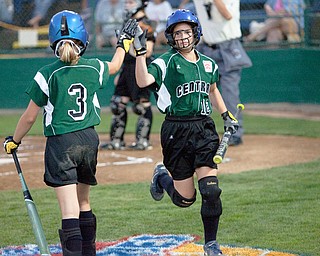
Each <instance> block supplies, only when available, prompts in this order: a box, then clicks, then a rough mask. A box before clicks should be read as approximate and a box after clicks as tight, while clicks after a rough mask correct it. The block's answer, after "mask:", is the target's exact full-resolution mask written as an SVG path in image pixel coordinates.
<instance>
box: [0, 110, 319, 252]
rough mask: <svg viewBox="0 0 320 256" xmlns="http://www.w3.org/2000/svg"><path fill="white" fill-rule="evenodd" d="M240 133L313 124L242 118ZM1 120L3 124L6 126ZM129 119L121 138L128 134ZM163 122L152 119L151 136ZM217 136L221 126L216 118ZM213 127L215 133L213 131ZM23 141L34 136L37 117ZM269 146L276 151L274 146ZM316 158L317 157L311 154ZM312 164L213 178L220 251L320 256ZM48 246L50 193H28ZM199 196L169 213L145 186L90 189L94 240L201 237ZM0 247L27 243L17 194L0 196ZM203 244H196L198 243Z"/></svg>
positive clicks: (294, 131) (53, 217)
mask: <svg viewBox="0 0 320 256" xmlns="http://www.w3.org/2000/svg"><path fill="white" fill-rule="evenodd" d="M244 117H245V128H246V133H247V134H279V135H295V136H306V137H317V138H319V136H320V135H319V132H318V130H319V123H320V122H316V121H305V120H295V119H281V118H269V117H255V116H247V115H245V116H244ZM0 118H1V123H0V135H1V136H6V135H8V134H12V133H13V130H14V127H15V125H16V122H17V120H18V118H19V115H15V116H11V115H10V116H8V115H0ZM7 118H9V119H7ZM109 119H110V114H108V116H107V114H106V113H104V114H103V116H102V123H101V125H100V126H98V127H97V130H98V132H99V133H107V132H108V130H109V128H108V127H109V124H110V120H109ZM135 120H136V119H135V117H134V115H131V116H129V124H128V129H127V132H134V129H135ZM162 120H163V115H160V114H155V116H154V125H153V132H159V129H160V126H161V122H162ZM216 120H217V127H218V130H219V131H220V132H222V129H221V128H222V125H223V123H222V121H221V120H220V118H216ZM219 127H220V128H219ZM31 134H34V135H38V134H42V127H41V118H38V121H37V124H36V125H35V127H34V128H33V130H32V131H31ZM275 146H276V145H275ZM319 157H320V155H319ZM319 170H320V158H319V159H318V160H317V161H314V162H310V163H305V164H296V165H290V166H284V167H277V168H271V169H266V170H259V171H251V172H244V173H239V174H221V175H220V186H221V188H222V189H223V193H222V200H223V209H224V212H223V215H222V217H221V223H220V229H219V233H218V237H219V241H220V242H221V243H222V244H232V245H236V246H241V247H242V246H243V247H244V246H251V247H260V248H270V249H274V250H279V251H289V252H295V253H299V254H303V255H320V253H319V244H320V235H319V234H320V233H319V230H320V220H319V213H320V198H319V195H320V185H319V180H320V172H319ZM31 193H32V196H33V198H34V201H35V203H36V205H37V208H38V211H39V214H40V217H41V220H42V223H43V226H44V229H45V233H46V236H47V239H48V242H49V243H58V242H59V240H58V233H57V230H58V228H60V225H61V224H60V212H59V207H58V204H57V201H56V197H55V195H54V192H53V190H52V189H50V188H46V189H31ZM200 201H201V200H200V196H199V193H198V200H197V201H196V203H195V204H194V205H193V206H191V207H190V208H187V209H181V208H178V207H175V206H173V205H172V203H171V202H170V200H169V198H168V196H165V198H164V199H163V200H162V201H161V202H155V201H153V200H152V199H151V197H150V195H149V184H148V183H135V184H123V185H98V186H96V187H93V188H92V193H91V202H92V208H93V210H94V212H95V214H96V215H97V217H98V233H97V239H98V241H102V240H103V241H106V240H116V239H119V238H123V237H126V236H130V235H136V234H142V233H152V234H163V233H173V234H182V233H183V234H195V235H199V236H201V237H202V234H203V231H202V224H201V220H200V215H199V210H200ZM0 222H1V228H2V232H1V235H0V246H1V247H2V246H7V245H20V244H25V243H35V240H34V236H33V233H32V229H31V226H30V222H29V219H28V215H27V212H26V209H25V206H24V202H23V196H22V194H21V192H20V191H2V192H1V196H0ZM201 242H203V241H201Z"/></svg>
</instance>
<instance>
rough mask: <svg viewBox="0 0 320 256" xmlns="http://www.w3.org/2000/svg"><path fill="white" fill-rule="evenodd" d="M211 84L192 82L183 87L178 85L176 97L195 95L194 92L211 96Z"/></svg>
mask: <svg viewBox="0 0 320 256" xmlns="http://www.w3.org/2000/svg"><path fill="white" fill-rule="evenodd" d="M209 90H210V83H206V82H205V81H200V80H197V81H191V82H189V83H185V84H182V85H178V87H177V89H176V96H177V98H180V97H182V96H184V95H187V94H190V93H193V92H203V93H205V94H207V95H209Z"/></svg>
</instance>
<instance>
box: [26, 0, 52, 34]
mask: <svg viewBox="0 0 320 256" xmlns="http://www.w3.org/2000/svg"><path fill="white" fill-rule="evenodd" d="M55 2H57V0H35V1H34V10H33V14H32V18H31V19H30V20H29V21H28V25H30V26H31V27H33V28H38V27H39V24H40V22H41V20H42V19H43V18H44V17H45V16H46V14H47V12H48V10H49V8H50V6H51V5H52V4H53V3H55Z"/></svg>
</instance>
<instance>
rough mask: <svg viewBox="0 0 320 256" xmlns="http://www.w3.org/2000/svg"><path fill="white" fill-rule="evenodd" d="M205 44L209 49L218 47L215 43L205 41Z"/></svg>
mask: <svg viewBox="0 0 320 256" xmlns="http://www.w3.org/2000/svg"><path fill="white" fill-rule="evenodd" d="M204 44H205V45H206V46H208V47H210V48H211V49H213V50H215V49H218V47H219V46H218V45H217V44H207V43H204Z"/></svg>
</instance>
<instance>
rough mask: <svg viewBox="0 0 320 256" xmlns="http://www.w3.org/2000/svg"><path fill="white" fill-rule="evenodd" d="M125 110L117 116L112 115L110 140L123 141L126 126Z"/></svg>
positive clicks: (126, 115) (126, 116)
mask: <svg viewBox="0 0 320 256" xmlns="http://www.w3.org/2000/svg"><path fill="white" fill-rule="evenodd" d="M127 118H128V114H127V110H126V109H123V110H122V111H121V113H119V114H118V115H112V120H111V129H110V139H111V141H113V140H119V141H123V136H124V132H125V129H126V125H127Z"/></svg>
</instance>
